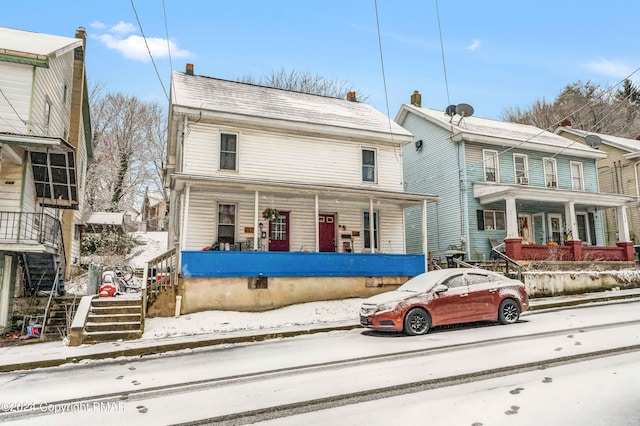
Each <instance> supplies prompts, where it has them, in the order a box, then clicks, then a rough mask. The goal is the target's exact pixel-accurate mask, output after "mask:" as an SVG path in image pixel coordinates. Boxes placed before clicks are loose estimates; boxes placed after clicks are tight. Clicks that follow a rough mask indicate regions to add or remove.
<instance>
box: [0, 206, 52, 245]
mask: <svg viewBox="0 0 640 426" xmlns="http://www.w3.org/2000/svg"><path fill="white" fill-rule="evenodd" d="M0 243H15V244H43V245H46V246H49V247H52V248H60V246H63V249H64V245H63V244H62V227H61V225H60V221H59V220H58V219H56V218H55V217H53V216H51V215H49V214H47V213H25V212H0Z"/></svg>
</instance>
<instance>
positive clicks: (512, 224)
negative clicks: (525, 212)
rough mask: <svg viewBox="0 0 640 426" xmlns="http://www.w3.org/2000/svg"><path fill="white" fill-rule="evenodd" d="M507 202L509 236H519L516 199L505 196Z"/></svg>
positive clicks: (506, 213)
mask: <svg viewBox="0 0 640 426" xmlns="http://www.w3.org/2000/svg"><path fill="white" fill-rule="evenodd" d="M504 201H505V203H506V212H505V215H506V218H505V219H506V221H507V224H506V225H507V238H519V235H518V212H517V210H516V199H515V198H505V200H504Z"/></svg>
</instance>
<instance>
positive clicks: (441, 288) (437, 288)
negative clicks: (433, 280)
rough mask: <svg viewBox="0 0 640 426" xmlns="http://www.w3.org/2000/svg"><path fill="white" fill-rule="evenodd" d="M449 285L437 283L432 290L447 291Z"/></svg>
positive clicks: (436, 291)
mask: <svg viewBox="0 0 640 426" xmlns="http://www.w3.org/2000/svg"><path fill="white" fill-rule="evenodd" d="M448 290H449V287H447V286H446V285H444V284H438V285H437V286H436V288H435V290H434V292H435V293H444V292H445V291H448Z"/></svg>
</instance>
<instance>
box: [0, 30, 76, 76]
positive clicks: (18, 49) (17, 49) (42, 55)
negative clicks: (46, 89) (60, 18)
mask: <svg viewBox="0 0 640 426" xmlns="http://www.w3.org/2000/svg"><path fill="white" fill-rule="evenodd" d="M81 46H82V40H81V39H77V38H70V37H61V36H56V35H50V34H42V33H34V32H31V31H23V30H15V29H13V28H5V27H0V61H7V62H17V63H27V64H32V65H37V66H45V67H46V66H48V64H47V61H48V60H49V59H50V58H54V57H56V56H59V55H61V54H63V53H66V52H68V51H70V50H73V49H75V48H76V47H81Z"/></svg>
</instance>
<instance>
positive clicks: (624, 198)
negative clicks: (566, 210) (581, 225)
mask: <svg viewBox="0 0 640 426" xmlns="http://www.w3.org/2000/svg"><path fill="white" fill-rule="evenodd" d="M473 196H474V197H475V198H477V199H478V200H479V201H480V203H482V204H490V203H494V202H496V201H502V200H505V199H507V198H515V199H517V200H527V201H537V202H556V203H562V204H564V203H567V202H573V203H575V204H580V205H586V206H593V207H620V206H624V205H625V204H627V203H631V202H635V201H637V199H636V197H632V196H628V195H619V194H606V193H601V192H583V191H568V190H563V189H547V188H536V187H526V186H523V185H503V184H491V183H484V182H475V183H474V184H473Z"/></svg>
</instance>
